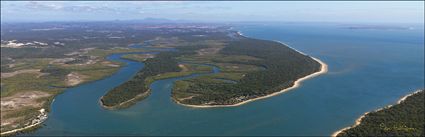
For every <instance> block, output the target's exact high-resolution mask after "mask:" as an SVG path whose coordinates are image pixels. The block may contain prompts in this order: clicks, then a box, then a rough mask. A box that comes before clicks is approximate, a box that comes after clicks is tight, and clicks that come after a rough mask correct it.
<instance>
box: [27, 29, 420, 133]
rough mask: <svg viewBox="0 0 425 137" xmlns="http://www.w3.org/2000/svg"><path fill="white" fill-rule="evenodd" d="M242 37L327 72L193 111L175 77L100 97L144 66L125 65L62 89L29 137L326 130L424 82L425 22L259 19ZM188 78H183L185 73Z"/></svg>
mask: <svg viewBox="0 0 425 137" xmlns="http://www.w3.org/2000/svg"><path fill="white" fill-rule="evenodd" d="M237 29H238V30H240V31H241V32H242V33H243V34H244V35H246V36H250V37H254V38H261V39H269V40H279V41H283V42H285V43H287V44H289V45H290V46H291V47H293V48H296V49H298V50H300V51H302V52H304V53H307V54H309V55H311V56H314V57H317V58H319V59H321V60H322V61H324V62H325V63H327V64H328V65H329V72H328V73H327V74H325V75H321V76H319V77H316V78H313V79H310V80H307V81H304V82H302V86H301V87H299V88H297V89H294V90H291V91H289V92H286V93H284V94H281V95H278V96H274V97H271V98H267V99H263V100H258V101H255V102H252V103H248V104H246V105H242V106H239V107H229V108H209V109H196V108H187V107H184V106H180V105H177V104H175V103H173V102H172V101H171V99H170V92H171V87H172V84H173V82H174V81H175V80H178V79H182V78H173V79H166V80H160V81H156V82H154V83H153V84H152V85H151V88H152V95H151V96H150V97H148V98H147V99H145V100H143V101H140V102H139V103H137V104H136V105H135V106H133V107H131V108H129V109H124V110H118V111H110V110H104V109H102V108H101V107H100V106H99V104H98V100H99V98H100V96H102V95H103V94H105V93H106V91H108V90H109V89H111V88H113V87H115V86H118V85H119V84H121V83H122V82H124V81H126V80H128V79H129V78H131V76H132V75H134V74H135V73H136V72H137V70H139V69H141V68H142V67H143V64H141V63H137V62H132V61H128V60H122V59H119V56H120V54H115V55H112V56H110V57H109V59H111V60H117V61H122V62H126V63H128V65H127V66H126V67H123V68H122V69H120V70H119V71H118V72H117V73H116V74H114V75H112V76H111V77H108V78H106V79H103V80H99V81H96V82H91V83H87V84H83V85H81V86H78V87H75V88H71V89H68V90H66V91H65V93H63V94H61V95H59V96H58V97H57V98H56V99H55V101H54V102H53V104H52V112H51V113H49V118H48V120H47V121H46V122H45V126H44V127H43V128H41V129H39V130H37V131H36V132H34V133H32V134H27V135H331V134H332V133H333V132H334V131H336V130H339V129H340V128H343V127H346V126H349V125H351V124H353V122H354V120H355V119H357V118H358V117H359V116H360V115H362V114H363V113H364V112H367V111H371V110H374V109H377V108H380V107H383V106H386V105H388V104H391V103H395V102H396V101H397V100H398V99H399V98H400V97H401V96H403V95H405V94H408V93H411V92H413V91H414V90H415V89H418V88H423V87H424V34H423V27H422V28H415V29H413V30H350V29H345V28H343V27H342V26H341V25H339V24H315V25H312V24H263V25H241V26H239V27H237ZM186 78H187V77H186Z"/></svg>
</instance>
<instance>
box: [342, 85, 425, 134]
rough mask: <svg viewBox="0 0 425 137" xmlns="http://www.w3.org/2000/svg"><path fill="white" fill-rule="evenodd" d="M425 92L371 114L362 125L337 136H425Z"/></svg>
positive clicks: (367, 115) (364, 118)
mask: <svg viewBox="0 0 425 137" xmlns="http://www.w3.org/2000/svg"><path fill="white" fill-rule="evenodd" d="M424 94H425V92H424V90H423V89H422V90H421V91H420V92H418V93H416V94H413V95H411V96H409V97H407V98H406V99H405V100H404V101H401V102H400V103H399V104H396V105H394V106H391V107H389V108H384V109H382V110H379V111H376V112H371V113H368V114H366V115H365V116H364V117H363V118H361V121H360V122H361V123H360V124H359V125H357V126H355V127H353V128H349V129H347V130H343V131H342V132H340V133H339V134H338V135H337V136H339V137H342V136H384V137H386V136H408V137H413V136H422V137H423V136H425V134H424V133H425V130H424V127H425V120H424V113H425V106H424V103H425V101H424Z"/></svg>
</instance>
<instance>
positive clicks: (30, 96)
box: [1, 91, 51, 135]
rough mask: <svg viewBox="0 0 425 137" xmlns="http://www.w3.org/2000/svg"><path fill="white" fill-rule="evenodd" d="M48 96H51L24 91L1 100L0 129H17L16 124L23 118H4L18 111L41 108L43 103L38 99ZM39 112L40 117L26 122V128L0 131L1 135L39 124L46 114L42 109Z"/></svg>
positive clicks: (38, 92)
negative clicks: (7, 127) (9, 127)
mask: <svg viewBox="0 0 425 137" xmlns="http://www.w3.org/2000/svg"><path fill="white" fill-rule="evenodd" d="M49 96H51V94H49V93H45V92H41V91H26V92H19V93H16V94H14V95H11V96H8V97H3V98H1V127H2V128H3V127H4V126H12V127H14V126H16V127H17V124H18V123H21V122H22V121H21V120H23V117H5V116H6V115H7V114H11V113H13V112H16V111H19V110H20V109H28V108H41V107H42V106H43V104H44V103H45V101H43V100H40V99H42V98H45V97H49ZM39 111H40V115H39V116H38V117H37V118H35V119H33V120H32V121H28V122H27V124H26V125H27V126H25V127H23V128H20V129H15V130H11V131H6V132H3V131H2V133H1V135H4V134H10V133H14V132H17V131H21V130H24V129H27V128H30V127H33V126H35V125H37V124H40V123H41V122H42V120H44V119H45V118H47V114H46V113H45V112H44V109H42V110H41V109H40V110H39Z"/></svg>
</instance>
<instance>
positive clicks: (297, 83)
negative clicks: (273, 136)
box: [171, 31, 328, 108]
mask: <svg viewBox="0 0 425 137" xmlns="http://www.w3.org/2000/svg"><path fill="white" fill-rule="evenodd" d="M236 33H237V34H238V35H240V36H242V37H246V36H244V35H243V34H242V33H241V32H240V31H237V32H236ZM275 42H278V43H280V44H282V45H284V46H287V47H289V48H291V49H293V50H295V51H296V52H298V53H300V54H303V55H305V56H308V55H307V54H305V53H303V52H301V51H298V50H296V49H294V48H292V47H290V46H289V45H287V44H285V43H283V42H280V41H275ZM308 57H310V58H311V59H313V60H315V61H317V62H319V63H320V65H321V67H320V70H319V71H317V72H314V73H312V74H310V75H307V76H304V77H302V78H299V79H297V80H296V81H295V82H294V85H292V86H291V87H288V88H285V89H282V90H281V91H278V92H274V93H272V94H269V95H266V96H261V97H257V98H252V99H248V100H245V101H242V102H239V103H236V104H231V105H190V104H183V103H180V102H179V101H178V100H176V99H174V98H173V97H171V98H172V100H173V101H174V102H175V103H176V104H179V105H182V106H186V107H192V108H213V107H236V106H240V105H244V104H247V103H250V102H253V101H256V100H260V99H265V98H269V97H273V96H276V95H279V94H282V93H284V92H287V91H289V90H291V89H295V88H298V87H299V86H300V85H301V82H302V81H304V80H307V79H310V78H313V77H316V76H319V75H321V74H325V73H327V72H328V65H327V64H326V63H324V62H323V61H321V60H319V59H317V58H314V57H311V56H308Z"/></svg>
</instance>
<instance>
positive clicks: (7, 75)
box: [1, 69, 40, 78]
mask: <svg viewBox="0 0 425 137" xmlns="http://www.w3.org/2000/svg"><path fill="white" fill-rule="evenodd" d="M22 73H40V69H24V70H17V71H14V72H8V73H1V78H10V77H13V76H16V75H18V74H22Z"/></svg>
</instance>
